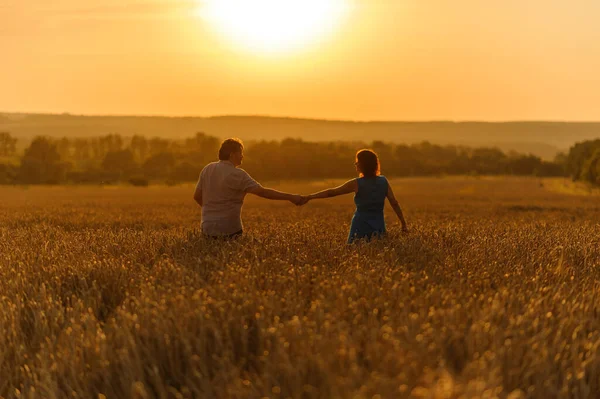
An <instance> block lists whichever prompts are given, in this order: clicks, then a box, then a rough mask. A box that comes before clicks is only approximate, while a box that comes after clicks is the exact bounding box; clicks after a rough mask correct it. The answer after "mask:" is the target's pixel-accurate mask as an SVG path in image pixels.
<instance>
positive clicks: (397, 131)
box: [0, 113, 600, 159]
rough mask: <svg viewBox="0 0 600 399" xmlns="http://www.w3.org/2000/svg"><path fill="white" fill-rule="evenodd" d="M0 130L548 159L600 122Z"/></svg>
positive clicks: (28, 118)
mask: <svg viewBox="0 0 600 399" xmlns="http://www.w3.org/2000/svg"><path fill="white" fill-rule="evenodd" d="M0 131H7V132H10V133H11V134H12V135H13V136H15V137H17V138H19V139H21V140H29V139H31V138H32V137H34V136H37V135H45V136H50V137H64V136H65V137H91V136H100V135H106V134H109V133H118V134H121V135H123V136H133V135H134V134H139V135H143V136H157V137H168V138H184V137H190V136H192V135H193V134H195V133H196V132H205V133H207V134H210V135H214V136H217V137H221V138H223V137H229V136H236V137H240V138H242V139H243V140H246V141H252V140H281V139H284V138H288V137H292V138H302V139H304V140H307V141H336V140H344V141H366V142H370V141H373V140H382V141H390V142H395V143H407V144H412V143H415V142H421V141H424V140H427V141H430V142H432V143H436V144H456V145H466V146H472V147H482V146H495V147H498V148H500V149H502V150H504V151H517V152H520V153H532V154H535V155H538V156H541V157H542V158H545V159H551V158H553V157H554V156H555V155H556V153H558V152H559V151H566V150H568V148H569V147H570V146H571V145H573V144H574V143H575V142H577V141H581V140H587V139H592V138H597V137H600V123H577V122H573V123H572V122H503V123H488V122H351V121H328V120H312V119H296V118H275V117H263V116H222V117H210V118H199V117H178V118H172V117H136V116H78V115H70V114H61V115H47V114H8V113H4V114H1V113H0Z"/></svg>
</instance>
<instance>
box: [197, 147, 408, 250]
mask: <svg viewBox="0 0 600 399" xmlns="http://www.w3.org/2000/svg"><path fill="white" fill-rule="evenodd" d="M243 159H244V145H243V143H242V142H241V140H238V139H227V140H225V141H224V142H223V143H222V144H221V148H220V150H219V161H218V162H213V163H210V164H208V165H207V166H206V167H205V168H204V169H203V170H202V173H200V178H199V180H198V184H197V185H196V190H195V192H194V200H195V201H196V202H197V203H198V204H199V205H200V206H201V207H202V233H203V234H204V235H206V236H209V237H214V238H234V237H238V236H241V235H242V232H243V227H242V218H241V214H242V205H243V204H244V198H245V196H246V194H248V193H250V194H254V195H257V196H259V197H262V198H266V199H270V200H281V201H291V202H292V203H294V204H295V205H298V206H300V205H304V204H306V203H307V202H308V201H311V200H315V199H321V198H331V197H337V196H339V195H344V194H350V193H354V194H355V195H354V202H355V204H356V212H355V213H354V217H353V218H352V225H351V228H350V233H349V235H348V243H352V242H354V240H357V239H363V238H364V239H371V238H372V237H379V236H382V235H384V234H385V233H386V227H385V220H384V217H383V208H384V205H385V199H386V198H387V199H388V200H389V202H390V204H391V206H392V209H394V212H395V213H396V215H397V216H398V219H399V220H400V223H402V231H404V232H406V231H408V228H407V225H406V221H405V220H404V215H403V214H402V209H401V208H400V205H399V204H398V201H397V200H396V197H395V196H394V192H393V190H392V187H391V186H390V183H389V182H388V180H387V179H386V178H385V177H384V176H381V175H380V174H379V158H378V157H377V154H375V153H374V152H373V151H371V150H360V151H359V152H358V153H357V154H356V162H355V166H356V171H357V172H358V173H359V176H360V177H359V178H356V179H352V180H349V181H348V182H346V183H344V184H342V185H341V186H339V187H335V188H331V189H328V190H323V191H320V192H317V193H314V194H311V195H296V194H289V193H285V192H281V191H277V190H273V189H270V188H266V187H263V186H261V185H260V184H259V183H258V182H257V181H256V180H254V179H253V178H252V177H250V175H249V174H248V173H247V172H246V171H245V170H243V169H240V168H239V166H240V165H241V164H242V161H243Z"/></svg>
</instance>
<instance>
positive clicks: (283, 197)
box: [247, 186, 305, 205]
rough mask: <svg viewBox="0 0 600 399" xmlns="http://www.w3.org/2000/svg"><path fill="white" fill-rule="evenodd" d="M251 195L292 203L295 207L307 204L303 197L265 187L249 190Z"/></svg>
mask: <svg viewBox="0 0 600 399" xmlns="http://www.w3.org/2000/svg"><path fill="white" fill-rule="evenodd" d="M247 192H249V193H250V194H254V195H258V196H259V197H262V198H266V199H270V200H275V201H290V202H292V203H293V204H294V205H304V204H305V202H304V200H303V199H302V196H301V195H297V194H290V193H284V192H283V191H277V190H273V189H272V188H266V187H263V186H256V187H251V188H249V189H248V190H247Z"/></svg>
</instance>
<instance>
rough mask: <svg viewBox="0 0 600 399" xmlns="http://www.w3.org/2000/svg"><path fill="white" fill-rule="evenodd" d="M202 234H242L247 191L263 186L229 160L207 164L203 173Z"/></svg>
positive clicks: (201, 183) (201, 180)
mask: <svg viewBox="0 0 600 399" xmlns="http://www.w3.org/2000/svg"><path fill="white" fill-rule="evenodd" d="M198 186H199V188H200V189H201V190H202V232H203V233H204V234H207V235H211V236H223V235H230V234H235V233H239V232H241V231H242V229H243V226H242V218H241V213H242V205H243V204H244V197H245V196H246V192H247V190H249V189H251V188H254V187H257V186H260V185H259V184H258V183H257V182H256V181H255V180H254V179H253V178H252V177H250V175H248V173H246V171H244V170H243V169H238V168H236V167H235V166H234V165H233V163H231V162H229V161H219V162H213V163H211V164H208V165H207V166H206V167H205V168H204V169H203V170H202V173H201V174H200V179H199V181H198Z"/></svg>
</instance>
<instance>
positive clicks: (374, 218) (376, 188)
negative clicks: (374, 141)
mask: <svg viewBox="0 0 600 399" xmlns="http://www.w3.org/2000/svg"><path fill="white" fill-rule="evenodd" d="M354 165H355V166H356V171H357V172H358V173H359V178H357V179H352V180H350V181H348V182H346V183H344V184H343V185H341V186H339V187H336V188H331V189H329V190H324V191H320V192H318V193H314V194H311V195H309V196H307V197H306V198H307V199H308V200H309V201H310V200H313V199H318V198H331V197H337V196H338V195H344V194H350V193H355V195H354V203H355V204H356V212H355V213H354V217H353V218H352V227H351V228H350V234H349V236H348V243H349V244H350V243H352V242H354V240H356V239H361V238H366V239H367V240H369V239H371V238H372V237H379V236H381V235H384V234H385V233H386V228H385V220H384V218H383V207H384V204H385V199H386V197H387V199H388V200H389V201H390V204H391V205H392V208H393V209H394V212H396V215H397V216H398V219H399V220H400V222H401V223H402V231H403V232H406V231H408V228H407V227H406V221H405V220H404V215H403V214H402V209H400V205H398V201H397V200H396V197H394V192H393V191H392V187H391V186H390V183H389V182H388V181H387V179H386V178H385V177H384V176H381V175H380V173H379V158H378V157H377V154H376V153H375V152H373V151H371V150H360V151H358V153H356V162H355V164H354Z"/></svg>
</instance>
